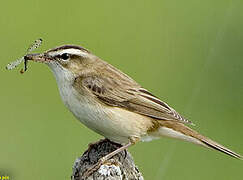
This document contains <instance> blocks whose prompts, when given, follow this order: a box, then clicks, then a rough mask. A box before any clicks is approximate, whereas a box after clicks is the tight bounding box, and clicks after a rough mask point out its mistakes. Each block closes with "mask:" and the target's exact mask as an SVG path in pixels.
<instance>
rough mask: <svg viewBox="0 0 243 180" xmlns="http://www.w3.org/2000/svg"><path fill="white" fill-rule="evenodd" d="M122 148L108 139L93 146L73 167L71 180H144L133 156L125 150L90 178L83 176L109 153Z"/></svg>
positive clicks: (104, 164)
mask: <svg viewBox="0 0 243 180" xmlns="http://www.w3.org/2000/svg"><path fill="white" fill-rule="evenodd" d="M119 147H121V145H120V144H117V143H114V142H111V141H110V140H108V139H104V140H100V141H99V142H97V143H95V144H91V145H90V146H89V148H88V150H86V151H85V152H84V154H83V155H82V156H81V157H79V158H77V159H76V161H75V162H74V165H73V173H72V176H71V180H104V179H105V180H143V176H142V174H141V173H140V172H139V170H138V168H137V167H136V166H135V164H134V161H133V158H132V156H131V154H130V153H129V152H128V151H127V150H124V151H122V152H121V153H119V154H117V155H115V156H113V157H112V158H111V159H109V160H107V161H106V162H105V163H103V164H102V165H101V166H100V168H99V169H98V170H97V171H95V172H94V173H93V174H91V175H90V176H89V177H84V176H83V174H84V173H85V172H86V171H87V170H88V169H89V168H91V167H92V166H93V165H95V164H96V163H97V162H98V160H99V159H100V158H102V157H104V156H105V155H107V154H108V153H110V152H112V151H114V150H116V149H117V148H119Z"/></svg>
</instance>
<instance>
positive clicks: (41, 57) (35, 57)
mask: <svg viewBox="0 0 243 180" xmlns="http://www.w3.org/2000/svg"><path fill="white" fill-rule="evenodd" d="M24 59H25V60H26V61H29V60H31V61H34V62H41V63H48V62H50V61H52V58H51V57H50V56H48V55H47V54H45V53H44V54H39V53H36V54H26V55H25V56H24Z"/></svg>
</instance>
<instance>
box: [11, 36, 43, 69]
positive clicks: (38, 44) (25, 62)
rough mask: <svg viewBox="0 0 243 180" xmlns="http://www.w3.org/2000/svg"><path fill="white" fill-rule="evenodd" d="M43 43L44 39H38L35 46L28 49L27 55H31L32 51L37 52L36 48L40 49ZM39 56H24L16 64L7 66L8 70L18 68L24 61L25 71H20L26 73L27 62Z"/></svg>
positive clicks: (12, 63) (32, 45)
mask: <svg viewBox="0 0 243 180" xmlns="http://www.w3.org/2000/svg"><path fill="white" fill-rule="evenodd" d="M41 43H42V39H37V40H36V41H35V42H34V43H33V44H31V45H30V47H29V48H28V49H27V53H30V52H31V51H33V50H35V49H36V48H38V47H39V46H40V45H41ZM34 55H35V56H36V55H37V54H27V55H26V54H25V55H24V56H22V57H21V58H19V59H17V60H16V61H14V62H11V63H9V64H8V65H7V66H6V69H7V70H12V69H14V68H16V67H17V66H18V65H19V64H20V63H22V62H23V61H24V69H21V70H20V73H24V72H25V71H27V62H28V60H31V59H34V58H33V57H35V56H34Z"/></svg>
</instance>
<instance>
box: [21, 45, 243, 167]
mask: <svg viewBox="0 0 243 180" xmlns="http://www.w3.org/2000/svg"><path fill="white" fill-rule="evenodd" d="M24 59H25V61H34V62H41V63H44V64H46V65H48V66H49V68H50V69H51V71H52V72H53V74H54V76H55V79H56V81H57V85H58V89H59V92H60V96H61V98H62V101H63V103H64V104H65V106H66V107H67V108H68V109H69V110H70V111H71V112H72V114H73V115H74V116H75V117H76V118H77V119H78V120H79V121H80V122H81V123H83V124H84V125H85V126H87V127H88V128H90V129H91V130H93V131H95V132H96V133H98V134H100V135H102V136H104V137H105V138H107V139H109V140H111V141H113V142H116V143H119V144H121V145H122V146H121V147H120V148H118V149H117V150H115V151H113V152H111V153H110V154H108V155H106V156H104V157H102V158H101V159H100V160H99V163H98V164H99V165H100V164H102V163H103V162H105V161H106V160H108V159H109V158H111V157H112V156H114V155H115V154H117V153H119V152H121V151H123V150H125V149H127V148H128V147H130V146H131V145H134V144H136V143H137V142H139V141H151V140H153V139H158V138H161V137H169V138H175V139H179V140H183V141H187V142H191V143H194V144H197V145H200V146H203V147H206V148H210V149H215V150H217V151H220V152H223V153H225V154H227V155H229V156H231V157H234V158H237V159H242V156H241V155H240V154H238V153H236V152H234V151H232V150H230V149H228V148H226V147H224V146H223V145H221V144H219V143H217V142H215V141H213V140H211V139H210V138H208V137H206V136H203V135H201V134H200V133H198V132H197V131H195V130H193V129H192V128H190V127H189V126H190V125H192V122H191V121H189V120H187V119H186V118H184V117H183V116H181V115H180V114H179V113H178V112H177V111H176V110H174V109H173V108H172V107H170V106H169V105H168V104H167V103H165V102H163V101H162V100H160V99H159V98H158V97H157V96H155V95H153V94H152V93H151V92H149V91H148V90H147V89H145V88H143V87H142V86H141V85H140V84H138V83H137V82H136V81H135V80H133V79H132V78H131V77H129V76H128V75H126V74H125V73H123V72H122V71H120V70H118V69H117V68H115V67H114V66H112V65H111V64H109V63H107V62H106V61H104V60H102V59H101V58H99V57H98V56H96V55H94V54H93V53H91V52H90V51H89V50H88V49H86V48H84V47H81V46H78V45H62V46H58V47H55V48H53V49H50V50H47V51H45V52H44V53H35V54H27V55H25V56H24ZM99 165H97V166H99Z"/></svg>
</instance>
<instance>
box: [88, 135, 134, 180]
mask: <svg viewBox="0 0 243 180" xmlns="http://www.w3.org/2000/svg"><path fill="white" fill-rule="evenodd" d="M137 141H138V139H134V140H130V141H129V142H128V143H127V144H125V145H124V146H122V147H120V148H118V149H116V150H115V151H112V152H111V153H109V154H107V155H105V156H104V157H102V158H100V159H99V161H98V162H97V163H96V164H95V165H93V166H92V167H91V168H89V169H88V170H87V171H86V172H85V173H84V177H89V176H90V175H91V174H92V173H94V172H95V171H97V170H98V169H99V168H100V166H101V165H102V164H103V163H104V162H105V161H107V160H108V159H110V158H112V157H113V156H115V155H116V154H118V153H120V152H122V151H123V150H125V149H127V148H128V147H130V146H131V145H134V144H135V143H136V142H137Z"/></svg>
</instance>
